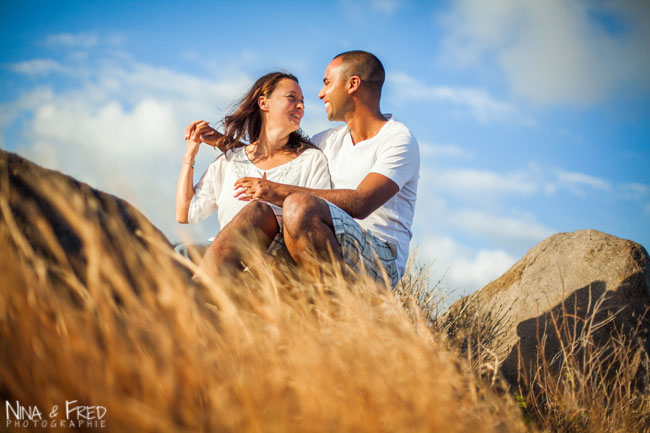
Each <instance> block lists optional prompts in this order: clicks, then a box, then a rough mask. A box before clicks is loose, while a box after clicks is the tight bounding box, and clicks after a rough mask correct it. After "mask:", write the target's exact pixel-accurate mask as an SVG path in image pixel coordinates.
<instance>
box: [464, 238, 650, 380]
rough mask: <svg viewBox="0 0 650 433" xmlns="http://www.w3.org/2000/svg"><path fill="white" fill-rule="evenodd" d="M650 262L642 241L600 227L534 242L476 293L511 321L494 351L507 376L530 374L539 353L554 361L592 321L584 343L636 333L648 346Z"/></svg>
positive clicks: (483, 304) (488, 308) (482, 304)
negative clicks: (637, 241) (588, 338)
mask: <svg viewBox="0 0 650 433" xmlns="http://www.w3.org/2000/svg"><path fill="white" fill-rule="evenodd" d="M649 265H650V260H649V258H648V253H647V251H646V250H645V248H644V247H643V246H641V245H639V244H638V243H636V242H632V241H629V240H625V239H620V238H617V237H615V236H612V235H608V234H606V233H602V232H598V231H595V230H580V231H576V232H572V233H558V234H555V235H553V236H551V237H549V238H547V239H546V240H544V241H542V242H541V243H539V244H538V245H536V246H535V247H533V248H532V249H531V250H530V251H528V253H527V254H526V255H525V256H524V257H523V258H522V259H521V260H519V261H518V262H517V263H515V264H514V265H513V266H512V267H511V268H510V269H509V270H508V271H507V272H506V273H505V274H504V275H502V276H501V277H500V278H498V279H497V280H495V281H493V282H491V283H490V284H488V285H487V286H485V287H484V288H483V289H481V290H480V291H479V292H478V293H477V294H476V299H475V300H474V302H476V303H477V305H478V308H479V309H480V310H481V311H483V312H492V313H493V315H494V313H495V312H498V313H497V314H496V315H497V316H498V317H500V318H501V320H502V321H504V324H505V326H504V327H503V334H502V335H501V338H500V341H499V342H498V346H497V347H496V348H495V352H496V353H497V354H498V356H499V361H500V363H501V370H502V372H503V373H504V375H505V376H506V379H508V381H509V382H511V383H516V382H518V381H520V380H521V376H520V374H521V373H522V372H526V373H527V374H529V375H530V373H531V372H532V371H534V369H535V367H536V365H537V362H538V359H539V356H540V355H544V358H545V359H546V360H547V361H552V360H553V359H554V357H555V355H557V354H558V352H559V351H560V350H561V347H562V346H561V344H562V343H566V341H572V340H573V341H575V338H577V336H580V335H586V332H584V331H585V330H586V328H585V327H590V326H591V327H592V328H590V329H591V331H590V332H589V334H590V338H591V340H590V342H589V344H585V345H582V346H584V347H583V349H584V348H587V350H590V349H589V348H590V347H591V348H594V347H599V346H602V345H603V344H606V343H607V341H609V340H611V339H612V338H617V337H619V336H623V335H625V336H630V335H632V334H635V335H637V336H641V337H642V338H643V339H644V340H645V341H646V347H647V331H648V327H649V326H648V317H647V316H648V313H647V311H648V308H649V307H650V266H649ZM452 308H453V307H452ZM611 317H613V319H611ZM588 319H593V320H591V321H590V320H588ZM599 323H604V325H603V326H602V327H600V328H599V329H593V328H594V325H595V324H599ZM635 330H639V331H640V332H635ZM636 341H638V339H637V340H636ZM581 350H582V349H581ZM555 359H556V360H557V359H558V358H555ZM552 367H558V368H559V362H555V363H554V364H553V365H552Z"/></svg>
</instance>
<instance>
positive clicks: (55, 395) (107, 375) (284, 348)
mask: <svg viewBox="0 0 650 433" xmlns="http://www.w3.org/2000/svg"><path fill="white" fill-rule="evenodd" d="M33 186H34V188H35V189H37V190H39V191H41V192H42V195H43V196H44V197H50V198H51V203H52V206H53V208H55V209H56V210H57V211H58V212H59V214H60V215H61V217H62V218H63V219H64V220H65V221H66V222H67V224H68V225H69V226H70V228H71V229H72V230H73V231H74V232H75V233H77V235H78V238H79V241H80V244H81V246H82V249H83V259H78V258H77V259H71V258H70V257H69V256H68V255H67V254H66V253H64V251H63V250H62V249H61V246H60V245H59V243H58V241H57V239H56V237H55V235H54V233H53V231H52V229H51V228H50V225H49V223H48V222H47V221H46V220H45V219H43V217H42V215H40V214H39V212H38V211H37V208H36V207H35V206H30V205H28V204H24V205H21V206H23V207H22V208H21V209H23V210H22V212H29V213H28V216H29V219H30V224H31V227H32V229H31V230H32V231H31V232H30V233H26V231H25V230H23V228H22V227H21V225H20V221H18V219H17V218H16V213H15V211H14V210H12V209H13V208H12V203H14V205H15V200H16V198H15V197H13V198H10V196H9V194H8V193H7V188H6V185H5V186H4V187H3V189H2V191H1V192H2V193H1V194H0V212H1V220H0V245H2V254H1V256H0V257H1V258H0V281H1V287H0V395H1V397H2V400H3V403H4V404H5V407H4V408H3V411H2V412H3V418H2V421H3V424H2V426H1V427H0V429H8V430H10V431H46V430H48V429H50V430H51V431H66V429H70V430H75V431H77V430H78V428H77V426H75V427H74V428H71V426H70V423H69V421H70V420H73V421H77V422H79V421H80V420H83V421H84V423H85V425H83V426H82V427H84V428H85V431H96V429H99V428H101V429H102V430H105V431H115V432H184V431H187V432H198V431H205V432H230V431H232V432H297V431H308V432H345V431H349V432H364V431H368V432H472V433H475V432H522V431H572V432H573V431H575V432H587V431H590V432H591V431H595V432H600V431H602V432H623V431H643V430H646V431H647V430H648V426H649V425H650V424H649V420H648V419H649V416H648V413H649V412H650V411H649V408H650V405H649V403H648V395H647V393H644V391H643V388H642V387H641V388H640V387H639V386H638V381H639V376H638V374H637V371H638V370H639V368H640V366H641V365H642V364H643V362H647V358H643V356H642V352H640V351H638V350H635V349H634V347H636V346H634V345H631V344H627V343H626V344H618V343H614V344H615V345H614V346H612V347H614V349H615V353H617V354H618V355H614V356H619V358H620V359H619V360H620V361H621V363H618V364H617V365H618V366H619V367H618V368H619V370H617V371H615V372H612V371H611V370H608V371H602V369H600V370H599V368H598V365H600V364H593V363H592V364H590V363H586V364H585V363H583V362H581V363H576V362H572V361H573V359H572V352H571V351H570V350H567V352H566V353H565V354H563V356H565V357H566V362H565V366H566V368H565V369H564V370H562V373H561V374H560V375H556V376H552V375H549V374H543V373H544V371H543V369H544V362H540V369H541V370H540V374H539V375H538V376H536V377H532V378H529V383H533V382H535V385H536V386H530V387H529V389H531V391H530V392H527V393H524V394H522V392H524V391H522V390H519V389H513V388H510V387H508V386H507V385H506V384H505V383H504V382H503V380H501V379H500V377H499V374H498V368H496V367H495V362H494V359H493V358H491V357H490V351H491V348H490V344H491V341H494V339H492V340H491V339H490V338H488V337H489V335H491V334H490V333H492V334H493V333H494V330H495V329H498V323H496V322H495V323H492V324H490V322H489V320H488V321H487V326H485V323H486V321H485V320H483V321H481V320H478V319H480V318H477V317H476V314H477V313H476V311H477V310H474V309H472V308H467V309H465V310H464V313H463V314H459V315H458V316H457V317H452V318H451V319H450V318H447V321H446V322H445V323H442V322H441V321H440V320H438V318H439V313H440V312H441V311H442V306H441V304H440V301H439V300H440V299H441V298H442V297H444V287H443V285H442V284H441V283H440V282H437V283H435V284H434V283H432V282H431V280H430V278H429V277H428V275H427V272H428V269H427V268H426V267H422V266H411V268H410V271H409V274H408V276H407V277H405V279H404V281H403V283H402V284H401V285H400V286H399V290H398V292H397V296H396V295H395V293H391V292H390V291H387V290H385V289H382V288H380V287H378V286H376V285H375V284H374V283H373V282H372V281H369V280H367V279H365V278H362V277H359V278H357V279H356V280H355V281H351V280H350V279H349V278H344V277H343V276H342V275H341V272H340V271H339V270H337V269H335V268H330V269H325V270H324V271H323V275H322V277H321V278H320V279H318V280H310V279H308V278H306V277H305V276H303V275H300V273H299V272H298V273H296V272H295V271H291V270H289V269H287V268H284V267H281V266H279V267H274V266H271V265H269V264H268V262H267V261H266V260H263V259H262V258H261V256H259V255H255V254H251V255H250V256H249V257H248V258H247V263H248V264H250V265H251V268H252V272H249V273H245V274H243V275H242V276H241V278H239V279H237V280H220V281H210V282H206V283H201V284H199V283H196V282H193V281H192V280H191V279H190V275H191V273H192V272H193V271H194V270H195V268H194V265H193V263H192V262H190V261H188V260H185V259H183V258H182V257H180V256H178V255H176V254H174V253H173V251H172V249H171V248H170V246H169V245H168V244H166V243H164V242H163V241H161V239H160V237H159V236H157V235H156V234H155V233H154V232H151V231H148V230H143V231H141V232H139V233H138V235H137V236H133V235H132V234H130V232H129V231H128V230H127V229H126V227H124V225H123V224H122V223H121V219H120V218H119V217H117V216H116V215H112V217H110V215H109V217H110V218H109V219H108V223H106V221H104V223H103V224H100V221H99V220H98V218H96V217H94V214H93V213H92V212H90V211H89V210H88V209H91V210H92V209H95V207H96V203H95V202H94V198H93V197H92V196H91V195H89V194H80V193H79V192H75V191H70V190H66V189H65V188H66V187H65V185H63V184H61V185H58V184H56V183H48V184H44V183H40V184H39V183H38V182H35V183H34V185H33ZM12 200H13V201H14V202H12ZM23 216H24V215H23ZM34 228H36V229H34ZM33 230H37V235H38V237H39V242H38V246H34V241H33V239H34V236H35V233H34V231H33ZM477 323H482V325H481V326H477V325H476V324H477ZM580 338H583V339H584V338H587V339H588V336H586V337H585V336H580ZM619 343H620V342H619ZM616 344H618V345H616ZM594 359H596V358H594ZM542 361H543V360H542ZM607 365H610V364H607ZM612 365H613V364H612ZM585 372H586V373H588V374H586V373H585ZM612 374H615V376H616V379H615V381H614V382H615V386H614V387H613V388H612V387H611V386H610V385H609V384H610V383H611V381H609V382H605V380H606V378H607V377H609V376H611V375H612ZM540 390H542V391H543V392H541V394H540ZM610 391H611V392H610ZM7 402H8V403H7ZM66 402H74V403H69V404H70V405H71V406H73V407H76V408H83V409H84V410H86V412H85V415H86V417H90V418H91V419H84V417H83V416H81V417H80V410H81V409H77V410H73V411H71V412H70V413H67V411H66V410H64V409H65V405H66ZM8 404H11V410H14V409H15V408H16V407H17V405H18V404H19V405H20V406H22V407H26V408H34V407H36V408H38V410H39V411H40V412H42V415H41V417H42V419H43V420H46V421H47V422H48V423H49V424H47V425H48V426H49V427H42V423H41V422H40V421H41V420H38V419H37V423H36V424H34V423H30V422H28V423H27V424H28V427H24V425H23V424H20V422H18V423H16V419H15V418H16V416H15V414H14V412H11V411H10V412H7V411H8V410H9V409H7V405H8ZM55 406H56V407H57V408H58V411H57V413H56V414H54V415H53V416H52V417H50V415H52V408H54V407H55ZM102 410H103V414H102ZM7 414H9V415H10V416H9V419H7V416H6V415H7ZM32 415H33V414H32ZM82 415H83V414H82ZM100 415H102V416H101V419H99V418H100ZM26 418H28V417H26ZM66 418H68V419H66ZM18 421H25V420H18ZM27 421H29V420H27ZM51 423H58V424H54V425H55V427H53V426H52V424H51Z"/></svg>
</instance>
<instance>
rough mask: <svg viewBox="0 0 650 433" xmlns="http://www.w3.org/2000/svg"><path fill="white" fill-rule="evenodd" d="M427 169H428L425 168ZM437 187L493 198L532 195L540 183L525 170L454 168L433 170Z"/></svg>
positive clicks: (460, 194)
mask: <svg viewBox="0 0 650 433" xmlns="http://www.w3.org/2000/svg"><path fill="white" fill-rule="evenodd" d="M425 170H426V169H425ZM433 175H434V179H433V182H434V183H435V185H436V187H437V188H438V189H440V190H442V191H445V192H447V193H452V194H457V195H459V196H467V197H474V198H476V197H483V198H485V199H491V198H493V197H495V196H497V195H506V194H518V195H530V194H533V193H536V192H538V190H539V185H538V183H537V182H536V181H535V180H534V179H532V177H531V175H530V174H529V173H527V172H524V171H517V172H510V173H498V172H494V171H489V170H475V169H454V170H443V171H434V172H433Z"/></svg>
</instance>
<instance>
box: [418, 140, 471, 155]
mask: <svg viewBox="0 0 650 433" xmlns="http://www.w3.org/2000/svg"><path fill="white" fill-rule="evenodd" d="M419 145H420V155H421V156H423V157H425V158H428V157H431V158H444V157H447V158H470V157H471V156H472V155H473V154H472V152H470V151H468V150H465V149H463V148H461V147H459V146H454V145H451V144H437V143H427V142H420V143H419Z"/></svg>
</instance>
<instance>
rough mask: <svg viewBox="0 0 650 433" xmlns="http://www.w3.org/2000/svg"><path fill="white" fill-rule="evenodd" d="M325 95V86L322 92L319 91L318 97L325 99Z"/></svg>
mask: <svg viewBox="0 0 650 433" xmlns="http://www.w3.org/2000/svg"><path fill="white" fill-rule="evenodd" d="M324 97H325V86H323V87H321V89H320V92H318V99H323V98H324Z"/></svg>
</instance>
